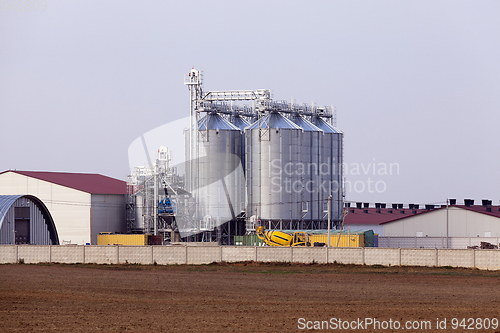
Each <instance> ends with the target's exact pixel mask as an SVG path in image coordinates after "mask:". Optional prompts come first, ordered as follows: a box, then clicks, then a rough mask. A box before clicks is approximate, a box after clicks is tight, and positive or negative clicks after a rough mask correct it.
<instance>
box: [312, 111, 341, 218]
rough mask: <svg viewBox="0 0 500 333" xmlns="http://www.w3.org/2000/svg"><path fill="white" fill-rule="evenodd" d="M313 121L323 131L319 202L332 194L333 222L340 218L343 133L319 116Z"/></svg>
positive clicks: (324, 200)
mask: <svg viewBox="0 0 500 333" xmlns="http://www.w3.org/2000/svg"><path fill="white" fill-rule="evenodd" d="M313 123H314V125H316V126H317V127H318V128H320V129H321V130H322V131H323V135H322V138H321V153H320V177H321V185H322V186H320V191H319V200H320V202H326V200H327V199H328V196H329V195H332V201H331V211H330V214H331V215H330V216H331V220H332V221H333V222H334V223H335V222H339V221H341V220H342V206H343V189H342V184H343V183H342V151H343V137H344V134H343V133H342V131H340V130H339V129H337V128H335V127H333V126H332V125H331V124H329V123H328V122H326V121H325V120H324V119H322V118H321V117H315V118H314V119H313ZM337 224H338V223H337Z"/></svg>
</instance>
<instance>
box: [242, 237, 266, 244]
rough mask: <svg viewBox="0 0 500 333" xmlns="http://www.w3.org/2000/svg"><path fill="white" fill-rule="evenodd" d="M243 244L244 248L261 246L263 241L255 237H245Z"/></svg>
mask: <svg viewBox="0 0 500 333" xmlns="http://www.w3.org/2000/svg"><path fill="white" fill-rule="evenodd" d="M244 237H245V240H244V242H243V243H244V244H245V246H262V245H264V241H263V240H262V239H260V238H259V237H257V235H245V236H244Z"/></svg>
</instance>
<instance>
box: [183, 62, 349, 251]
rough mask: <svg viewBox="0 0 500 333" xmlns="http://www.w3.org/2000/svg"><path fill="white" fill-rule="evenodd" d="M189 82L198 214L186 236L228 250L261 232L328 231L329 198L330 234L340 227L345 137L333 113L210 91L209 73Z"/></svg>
mask: <svg viewBox="0 0 500 333" xmlns="http://www.w3.org/2000/svg"><path fill="white" fill-rule="evenodd" d="M184 83H185V84H186V85H187V86H188V88H189V92H190V126H189V128H187V129H186V130H185V131H184V133H185V155H186V163H185V164H186V168H185V170H186V173H185V190H186V191H187V192H189V193H190V200H191V205H190V207H192V208H191V209H190V210H189V211H185V214H187V215H189V216H186V218H185V219H184V221H185V222H182V221H181V220H182V219H177V224H178V227H179V231H180V234H181V237H186V236H187V237H191V238H196V239H197V240H200V237H201V239H202V240H217V241H219V243H222V244H229V243H231V239H232V236H233V235H240V234H244V233H248V232H252V231H253V230H255V226H256V225H264V226H265V227H266V228H268V229H281V230H298V229H300V230H313V229H327V228H328V222H327V221H328V210H327V207H328V204H327V202H328V198H329V197H330V196H331V199H330V200H331V205H330V207H331V208H330V212H329V213H330V219H331V227H332V228H337V227H338V226H339V225H340V223H341V220H342V207H343V182H342V180H343V177H342V167H341V166H342V156H343V149H342V148H343V133H342V132H341V131H340V130H338V129H337V128H335V126H334V125H335V124H334V110H333V107H330V106H316V105H307V104H301V105H299V104H295V103H293V101H290V102H287V101H275V100H273V99H272V98H271V92H270V91H269V90H264V89H258V90H237V91H203V89H202V83H203V74H202V73H201V72H200V71H198V70H196V69H194V68H193V69H192V70H191V71H190V72H189V74H187V75H186V76H185V79H184ZM188 224H189V225H188ZM200 235H203V236H200Z"/></svg>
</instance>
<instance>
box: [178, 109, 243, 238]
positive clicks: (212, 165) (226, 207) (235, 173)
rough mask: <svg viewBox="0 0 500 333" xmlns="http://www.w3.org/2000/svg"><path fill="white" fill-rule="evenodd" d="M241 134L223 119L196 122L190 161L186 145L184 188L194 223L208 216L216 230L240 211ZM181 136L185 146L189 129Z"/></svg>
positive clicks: (211, 116) (213, 116)
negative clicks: (193, 207)
mask: <svg viewBox="0 0 500 333" xmlns="http://www.w3.org/2000/svg"><path fill="white" fill-rule="evenodd" d="M241 133H242V132H241V130H240V129H239V128H238V127H236V126H234V125H233V124H231V123H230V122H229V121H228V120H227V119H226V118H224V117H223V116H221V115H219V114H217V113H209V114H207V115H206V116H205V117H203V118H202V119H200V120H199V122H198V133H197V152H196V153H195V154H194V157H195V158H193V159H192V160H191V161H190V160H189V146H188V145H186V160H187V161H189V163H188V164H187V166H188V167H187V170H186V171H187V186H188V191H189V192H191V193H192V194H193V197H194V198H195V201H196V212H195V218H196V219H197V220H198V221H201V219H202V218H203V217H204V216H211V217H212V219H213V221H216V223H215V224H214V227H217V226H219V225H220V224H223V223H225V222H227V221H229V220H231V219H233V218H234V216H235V215H236V214H237V213H239V212H240V211H241V209H242V207H241V202H242V201H243V202H244V199H242V198H241V188H244V177H243V174H242V173H243V171H242V168H241V164H240V163H241V162H240V154H241ZM185 135H186V142H187V143H188V142H189V130H186V131H185ZM181 228H182V226H179V229H181ZM181 236H182V237H185V236H186V235H182V234H181Z"/></svg>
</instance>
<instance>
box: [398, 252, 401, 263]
mask: <svg viewBox="0 0 500 333" xmlns="http://www.w3.org/2000/svg"><path fill="white" fill-rule="evenodd" d="M398 252H399V253H398V256H399V262H398V266H401V248H399V251H398Z"/></svg>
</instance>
